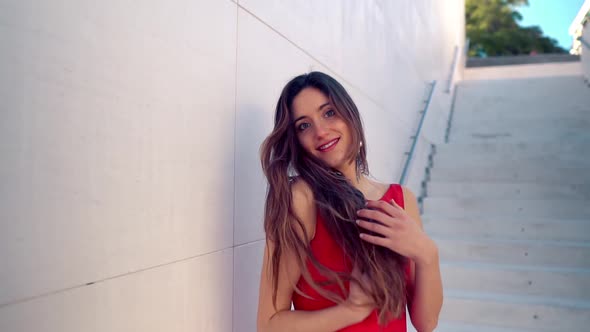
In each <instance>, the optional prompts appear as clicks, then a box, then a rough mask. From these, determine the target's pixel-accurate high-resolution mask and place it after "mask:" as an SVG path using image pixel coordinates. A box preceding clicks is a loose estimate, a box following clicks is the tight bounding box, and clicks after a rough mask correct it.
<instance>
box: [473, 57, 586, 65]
mask: <svg viewBox="0 0 590 332" xmlns="http://www.w3.org/2000/svg"><path fill="white" fill-rule="evenodd" d="M575 61H580V56H579V55H571V54H539V55H512V56H511V55H506V56H492V57H487V58H469V59H467V65H466V67H467V68H472V67H491V66H507V65H525V64H531V63H537V64H538V63H554V62H575Z"/></svg>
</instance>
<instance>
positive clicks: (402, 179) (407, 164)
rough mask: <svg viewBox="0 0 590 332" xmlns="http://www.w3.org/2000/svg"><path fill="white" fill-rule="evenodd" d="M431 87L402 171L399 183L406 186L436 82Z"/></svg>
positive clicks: (431, 83)
mask: <svg viewBox="0 0 590 332" xmlns="http://www.w3.org/2000/svg"><path fill="white" fill-rule="evenodd" d="M429 85H431V86H432V87H431V88H430V92H429V93H428V99H426V101H425V102H426V103H425V106H424V109H423V110H422V111H420V113H422V117H421V118H420V123H419V124H418V129H416V134H415V135H414V136H412V139H413V141H412V147H411V148H410V151H409V152H406V153H405V154H406V155H407V156H408V158H407V159H406V164H405V166H404V169H403V171H402V175H401V177H400V180H399V183H400V184H402V185H403V184H405V183H406V178H407V176H408V170H409V168H410V162H411V161H412V157H413V156H414V151H415V150H416V143H417V142H418V136H420V132H421V131H422V124H423V123H424V117H426V112H427V111H428V108H429V107H430V102H431V101H432V94H433V92H434V87H435V86H436V80H434V81H432V82H430V83H429Z"/></svg>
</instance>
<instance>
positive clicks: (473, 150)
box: [436, 112, 590, 156]
mask: <svg viewBox="0 0 590 332" xmlns="http://www.w3.org/2000/svg"><path fill="white" fill-rule="evenodd" d="M588 114H589V115H590V112H589V113H588ZM589 138H590V137H589ZM587 144H588V140H586V139H579V140H567V141H555V140H552V139H549V140H542V141H534V140H521V141H519V140H517V141H513V142H469V143H458V142H450V143H448V144H438V145H437V146H436V155H437V156H438V155H445V154H452V153H463V154H466V155H473V154H479V155H487V154H498V153H507V154H508V153H509V154H511V155H521V154H523V153H524V154H533V155H537V154H553V153H561V154H569V153H572V154H576V153H580V152H585V153H587V152H590V147H589V146H588V145H587Z"/></svg>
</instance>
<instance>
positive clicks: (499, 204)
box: [422, 76, 590, 332]
mask: <svg viewBox="0 0 590 332" xmlns="http://www.w3.org/2000/svg"><path fill="white" fill-rule="evenodd" d="M451 123H452V126H451V130H450V142H449V144H444V145H438V146H437V147H436V154H435V156H434V166H433V168H432V169H431V171H430V174H431V175H430V180H429V182H428V183H427V197H426V198H425V199H424V215H423V216H422V218H423V222H424V227H425V229H426V231H427V232H428V233H429V234H430V235H431V237H432V238H433V239H435V241H436V242H437V243H438V245H439V249H440V254H441V269H442V276H443V285H444V296H445V300H444V305H443V310H442V313H441V318H440V323H439V327H438V328H437V329H436V331H441V332H447V331H452V332H467V331H469V332H476V331H483V332H486V331H497V332H500V331H502V332H508V331H510V332H512V331H590V89H589V88H588V87H587V86H586V85H585V84H584V83H583V79H582V77H581V76H579V77H578V76H564V77H545V78H534V79H515V80H493V81H464V82H462V83H461V84H460V85H459V86H458V90H457V99H456V103H455V110H454V114H453V119H452V122H451Z"/></svg>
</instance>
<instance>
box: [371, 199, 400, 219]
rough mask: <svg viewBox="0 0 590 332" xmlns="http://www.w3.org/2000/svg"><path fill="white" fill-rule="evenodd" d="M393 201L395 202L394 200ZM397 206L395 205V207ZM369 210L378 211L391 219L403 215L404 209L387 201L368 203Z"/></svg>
mask: <svg viewBox="0 0 590 332" xmlns="http://www.w3.org/2000/svg"><path fill="white" fill-rule="evenodd" d="M392 201H393V200H392ZM394 204H395V205H394ZM367 208H372V209H378V210H381V211H383V212H384V213H385V214H387V215H389V216H391V217H394V218H395V217H399V216H401V215H402V214H403V209H402V208H401V207H400V206H399V205H397V203H395V202H394V203H392V202H385V201H381V200H379V201H367Z"/></svg>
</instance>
